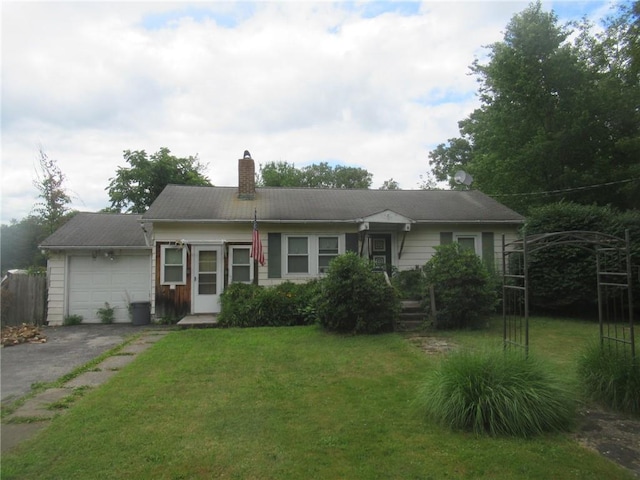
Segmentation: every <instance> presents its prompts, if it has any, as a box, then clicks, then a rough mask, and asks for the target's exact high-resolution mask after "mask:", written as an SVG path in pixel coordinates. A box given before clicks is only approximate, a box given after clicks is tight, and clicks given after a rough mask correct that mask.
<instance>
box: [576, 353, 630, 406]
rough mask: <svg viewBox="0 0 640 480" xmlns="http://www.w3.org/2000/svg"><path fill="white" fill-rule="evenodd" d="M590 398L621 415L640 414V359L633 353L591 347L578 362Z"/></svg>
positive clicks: (579, 371)
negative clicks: (621, 413)
mask: <svg viewBox="0 0 640 480" xmlns="http://www.w3.org/2000/svg"><path fill="white" fill-rule="evenodd" d="M578 373H579V375H580V379H581V380H582V384H583V386H584V389H585V392H586V395H587V397H588V398H590V399H592V400H594V401H596V402H598V403H602V404H603V405H606V406H607V407H609V408H612V409H614V410H618V411H621V412H627V413H634V414H640V357H638V356H637V355H636V357H635V359H634V358H632V357H631V352H630V349H625V348H622V346H619V347H618V348H616V347H615V346H608V345H606V344H605V345H604V348H603V347H601V346H600V342H593V343H591V344H589V345H588V346H587V347H586V348H585V349H584V352H583V354H582V355H581V357H580V359H579V361H578Z"/></svg>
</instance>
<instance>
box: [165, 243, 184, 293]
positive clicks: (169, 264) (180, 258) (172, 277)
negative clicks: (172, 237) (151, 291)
mask: <svg viewBox="0 0 640 480" xmlns="http://www.w3.org/2000/svg"><path fill="white" fill-rule="evenodd" d="M160 258H161V264H162V270H161V271H160V277H161V278H160V282H161V283H162V284H163V285H184V284H185V283H187V269H186V263H187V251H186V249H185V248H182V247H178V246H174V245H162V248H161V251H160Z"/></svg>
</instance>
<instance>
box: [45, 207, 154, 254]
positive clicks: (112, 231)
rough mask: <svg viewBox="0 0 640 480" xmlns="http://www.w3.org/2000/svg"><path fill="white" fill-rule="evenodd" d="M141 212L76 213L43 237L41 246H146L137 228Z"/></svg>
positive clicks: (52, 247) (142, 233) (140, 230)
mask: <svg viewBox="0 0 640 480" xmlns="http://www.w3.org/2000/svg"><path fill="white" fill-rule="evenodd" d="M140 220H141V215H127V214H113V213H77V214H76V215H75V216H74V217H73V218H71V219H70V220H69V221H68V222H67V223H65V224H64V225H63V226H62V227H60V228H59V229H58V230H56V231H55V232H54V233H52V234H51V235H50V236H49V237H47V238H45V239H44V241H43V242H42V243H41V244H40V246H41V247H42V248H51V249H56V248H68V247H71V248H73V247H94V248H97V247H112V248H139V247H146V242H145V240H144V232H143V231H142V228H141V227H140Z"/></svg>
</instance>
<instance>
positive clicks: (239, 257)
mask: <svg viewBox="0 0 640 480" xmlns="http://www.w3.org/2000/svg"><path fill="white" fill-rule="evenodd" d="M230 249H231V278H230V279H229V283H233V282H241V283H251V282H252V281H253V268H252V259H251V247H249V246H246V247H244V246H242V247H235V246H232V247H230Z"/></svg>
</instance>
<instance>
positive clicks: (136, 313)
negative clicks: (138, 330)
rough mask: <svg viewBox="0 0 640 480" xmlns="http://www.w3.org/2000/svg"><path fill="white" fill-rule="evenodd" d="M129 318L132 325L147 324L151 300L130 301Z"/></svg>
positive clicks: (149, 316)
mask: <svg viewBox="0 0 640 480" xmlns="http://www.w3.org/2000/svg"><path fill="white" fill-rule="evenodd" d="M131 319H132V322H131V323H133V324H134V325H149V323H150V322H151V302H131Z"/></svg>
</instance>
